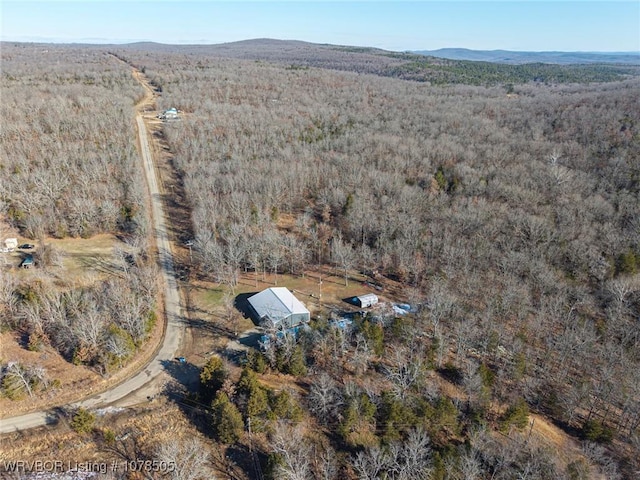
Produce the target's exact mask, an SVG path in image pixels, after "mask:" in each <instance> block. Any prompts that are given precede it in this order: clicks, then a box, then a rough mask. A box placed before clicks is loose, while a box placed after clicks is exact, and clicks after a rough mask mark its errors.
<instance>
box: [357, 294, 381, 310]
mask: <svg viewBox="0 0 640 480" xmlns="http://www.w3.org/2000/svg"><path fill="white" fill-rule="evenodd" d="M353 303H355V304H356V305H358V306H359V307H362V308H366V307H371V306H372V305H375V304H376V303H378V296H377V295H376V294H375V293H366V294H364V295H359V296H357V297H353Z"/></svg>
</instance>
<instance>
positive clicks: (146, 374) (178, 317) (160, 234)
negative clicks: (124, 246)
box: [0, 71, 184, 434]
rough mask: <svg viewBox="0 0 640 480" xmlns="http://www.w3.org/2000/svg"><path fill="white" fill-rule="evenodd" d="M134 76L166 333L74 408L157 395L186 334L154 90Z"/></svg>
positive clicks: (53, 414)
mask: <svg viewBox="0 0 640 480" xmlns="http://www.w3.org/2000/svg"><path fill="white" fill-rule="evenodd" d="M134 77H135V78H136V80H138V82H140V84H141V85H142V86H143V87H144V88H145V91H146V94H145V97H144V98H143V100H142V101H140V102H139V103H138V105H137V114H136V121H137V127H138V140H139V143H140V152H141V157H142V161H143V164H144V172H145V176H146V180H147V185H148V189H149V195H150V205H151V217H152V222H153V227H154V238H155V242H156V245H157V248H158V256H159V259H158V261H159V265H160V268H161V271H162V277H163V283H164V306H165V308H164V311H165V315H166V323H165V332H164V337H163V342H162V344H161V345H160V347H159V349H158V350H157V351H156V353H155V356H154V357H153V358H152V359H151V361H150V362H149V363H148V364H147V365H146V367H144V368H143V369H142V370H141V371H139V372H138V373H137V374H135V375H134V376H133V377H131V378H129V379H127V380H125V381H123V382H121V383H120V384H118V385H116V386H115V387H113V388H111V389H109V390H107V391H105V392H102V393H100V394H98V395H95V396H91V397H89V398H86V399H84V400H81V401H79V402H77V403H74V404H72V405H69V407H71V408H75V407H80V406H81V407H85V408H99V407H105V406H118V407H126V406H131V405H135V404H137V403H140V401H141V400H143V399H146V398H147V397H148V396H151V395H154V394H155V393H157V391H158V390H159V389H160V388H161V386H162V383H163V378H164V376H163V375H162V374H163V372H165V369H166V365H167V362H172V361H174V357H175V354H176V352H177V351H178V348H179V347H180V344H181V341H182V338H183V335H184V322H183V321H182V306H181V299H180V293H179V291H178V283H177V281H176V274H175V270H174V263H173V255H172V252H171V244H170V241H169V233H168V229H167V222H166V221H165V212H164V207H163V203H162V196H161V189H160V186H159V183H158V178H157V175H156V168H155V164H154V162H153V156H152V154H151V149H150V145H149V139H148V135H147V128H146V126H145V123H144V117H143V112H144V110H145V109H146V108H147V107H149V106H151V105H153V103H154V93H153V90H152V89H151V87H150V86H149V84H148V83H147V81H146V79H145V78H144V77H143V75H142V74H141V73H140V72H138V71H134ZM165 375H166V374H165ZM57 410H58V409H51V410H47V411H40V412H34V413H30V414H25V415H21V416H17V417H12V418H3V419H2V420H0V434H2V433H9V432H15V431H19V430H25V429H29V428H33V427H38V426H42V425H47V424H52V423H56V422H57V421H58V414H57Z"/></svg>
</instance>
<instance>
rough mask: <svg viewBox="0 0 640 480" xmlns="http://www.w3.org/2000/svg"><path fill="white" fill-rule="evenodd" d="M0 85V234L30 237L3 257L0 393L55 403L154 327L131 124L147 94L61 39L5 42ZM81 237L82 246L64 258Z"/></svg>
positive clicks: (125, 74)
mask: <svg viewBox="0 0 640 480" xmlns="http://www.w3.org/2000/svg"><path fill="white" fill-rule="evenodd" d="M0 82H1V84H0V85H1V88H2V110H3V113H2V116H3V118H2V122H0V179H1V181H0V235H2V238H1V239H0V241H2V242H4V239H5V238H7V237H20V238H23V239H25V238H26V239H28V241H29V242H31V243H30V246H29V247H28V248H29V250H24V251H22V252H13V253H12V252H7V251H6V250H5V251H3V252H2V267H1V270H0V334H2V335H4V336H3V339H2V343H3V350H2V354H1V356H0V394H2V396H3V397H6V398H9V399H10V400H12V401H13V400H21V399H25V398H26V399H27V401H30V400H32V399H33V398H37V397H40V398H44V399H46V398H47V396H48V397H49V398H53V397H54V396H55V395H56V394H64V392H65V389H66V391H67V392H69V391H71V393H73V391H72V390H73V388H72V389H69V388H68V387H69V385H68V383H69V382H71V381H73V380H74V379H79V380H78V382H79V383H80V384H82V381H84V380H86V379H87V378H94V377H92V375H93V374H94V372H97V373H100V374H102V375H104V376H107V375H108V374H110V373H111V372H113V371H115V370H117V369H118V368H120V367H121V366H122V365H123V364H125V363H126V362H127V361H128V360H130V359H131V357H132V356H133V355H134V353H135V352H136V350H137V349H138V348H139V347H141V346H142V344H143V342H144V340H145V339H146V338H147V336H148V335H149V333H150V331H151V327H152V326H153V324H154V322H155V313H154V308H155V293H156V283H157V280H156V267H155V265H154V264H153V262H151V261H149V258H148V250H147V247H148V245H147V241H148V239H147V234H148V231H147V228H148V227H147V222H148V214H147V212H146V208H145V205H144V202H145V196H144V191H145V190H144V188H145V183H144V177H143V175H142V169H141V167H140V162H139V157H138V152H137V149H136V131H135V128H134V123H133V122H134V107H135V103H136V101H138V100H139V99H140V98H141V97H142V93H143V90H142V88H141V87H140V85H139V84H138V83H137V82H136V81H135V80H134V79H133V77H132V76H131V68H130V67H129V66H127V65H125V64H122V63H121V62H119V61H118V60H116V59H115V58H114V57H113V56H111V55H109V54H108V53H107V52H105V51H97V50H91V49H87V48H82V47H69V46H59V45H28V44H23V45H20V44H18V45H13V44H3V45H2V74H1V78H0ZM98 234H104V235H101V236H100V237H99V239H95V238H94V236H96V235H98ZM106 234H109V235H106ZM116 236H117V237H118V238H116ZM77 237H82V238H83V239H87V242H85V243H82V245H86V247H83V248H85V249H86V250H88V252H89V253H87V254H86V255H85V254H84V253H78V252H77V251H76V250H74V251H73V252H72V253H70V254H69V255H67V253H68V252H67V250H73V249H74V248H75V247H74V246H75V245H78V244H79V242H77V241H76V240H75V238H77ZM89 239H92V240H89ZM20 243H22V242H20ZM92 243H93V244H92ZM105 245H107V246H106V247H105ZM2 246H3V247H4V243H2ZM98 248H100V249H106V250H107V254H106V259H105V258H102V257H101V256H100V255H98V254H96V253H95V252H96V251H97V250H98ZM20 256H22V258H32V259H33V265H34V268H33V269H30V270H26V269H18V268H17V267H18V265H19V264H20V258H21V257H20ZM16 257H18V259H17V260H16ZM18 346H21V347H24V348H23V350H26V351H28V352H25V353H16V352H20V349H19V348H17V347H18ZM14 347H16V348H14ZM25 359H26V360H25ZM58 359H60V360H61V363H56V362H57V361H58ZM47 361H49V364H51V365H54V366H57V365H60V364H62V365H64V362H67V363H66V368H68V369H67V370H65V369H63V370H62V371H60V370H58V369H57V368H55V370H56V371H53V370H54V369H52V371H47V368H46V366H45V365H46V364H47V365H48V363H47ZM72 364H73V365H76V366H87V367H89V368H90V370H85V369H83V368H80V367H78V368H75V367H73V366H72ZM82 385H86V384H82ZM61 387H62V388H61ZM76 387H77V386H74V388H76ZM41 390H49V391H48V392H47V394H42V393H39V392H40V391H41ZM3 406H4V404H3ZM19 408H20V406H17V405H12V406H11V407H10V411H13V412H18V411H19Z"/></svg>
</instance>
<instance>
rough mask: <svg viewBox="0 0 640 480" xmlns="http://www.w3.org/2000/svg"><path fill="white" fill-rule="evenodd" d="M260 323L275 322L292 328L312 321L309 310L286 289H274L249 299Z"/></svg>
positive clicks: (277, 324)
mask: <svg viewBox="0 0 640 480" xmlns="http://www.w3.org/2000/svg"><path fill="white" fill-rule="evenodd" d="M248 301H249V305H250V306H251V310H252V312H253V314H254V316H255V318H256V320H257V321H258V323H263V322H265V321H270V322H273V324H274V325H276V326H280V325H282V326H284V327H285V328H290V327H293V326H295V325H299V324H301V323H306V322H308V321H309V320H310V318H311V314H310V313H309V310H307V309H306V307H305V306H304V305H303V304H302V303H301V302H300V300H298V299H297V298H296V297H294V296H293V293H291V292H290V291H289V289H287V288H285V287H272V288H267V289H266V290H263V291H262V292H260V293H256V294H255V295H253V296H252V297H249V299H248Z"/></svg>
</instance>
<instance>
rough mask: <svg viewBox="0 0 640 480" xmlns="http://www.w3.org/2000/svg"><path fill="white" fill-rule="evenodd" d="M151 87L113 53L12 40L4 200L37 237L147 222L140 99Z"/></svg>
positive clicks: (0, 194) (5, 96)
mask: <svg viewBox="0 0 640 480" xmlns="http://www.w3.org/2000/svg"><path fill="white" fill-rule="evenodd" d="M142 94H143V90H142V88H141V87H140V85H139V84H137V83H136V82H135V80H134V79H133V78H132V77H131V71H130V69H129V68H128V67H127V66H126V65H122V64H119V62H117V61H116V60H115V59H114V58H113V57H111V56H109V55H108V54H106V53H105V52H99V51H94V50H91V49H87V48H84V49H83V48H80V47H78V48H70V47H61V46H56V45H39V46H36V45H17V46H13V45H11V44H3V48H2V107H3V110H4V114H3V121H2V130H1V133H0V134H1V135H2V137H1V138H2V142H0V148H2V151H1V158H2V163H1V164H0V165H1V169H2V178H3V182H2V183H1V184H0V199H1V200H2V202H3V203H2V205H3V212H6V213H7V214H8V218H9V220H10V221H11V222H12V224H13V225H14V226H16V227H18V228H19V229H20V230H21V231H22V232H23V233H24V234H25V235H27V236H28V237H30V238H38V237H40V236H43V235H49V236H54V237H59V238H62V237H65V236H72V237H75V236H87V237H88V236H91V235H92V234H95V233H100V232H114V231H118V230H121V231H129V232H131V233H136V230H138V229H142V230H143V231H144V229H146V224H145V221H144V215H142V214H141V213H140V212H141V207H142V202H143V198H144V197H143V195H142V192H143V190H142V188H143V186H144V183H143V181H142V180H143V177H142V174H141V171H140V168H139V167H138V160H137V158H138V157H137V152H136V144H135V138H136V137H135V135H134V133H135V130H134V128H133V126H134V124H133V120H132V119H133V114H134V110H133V107H134V105H135V102H136V100H138V99H139V98H141V96H142Z"/></svg>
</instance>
